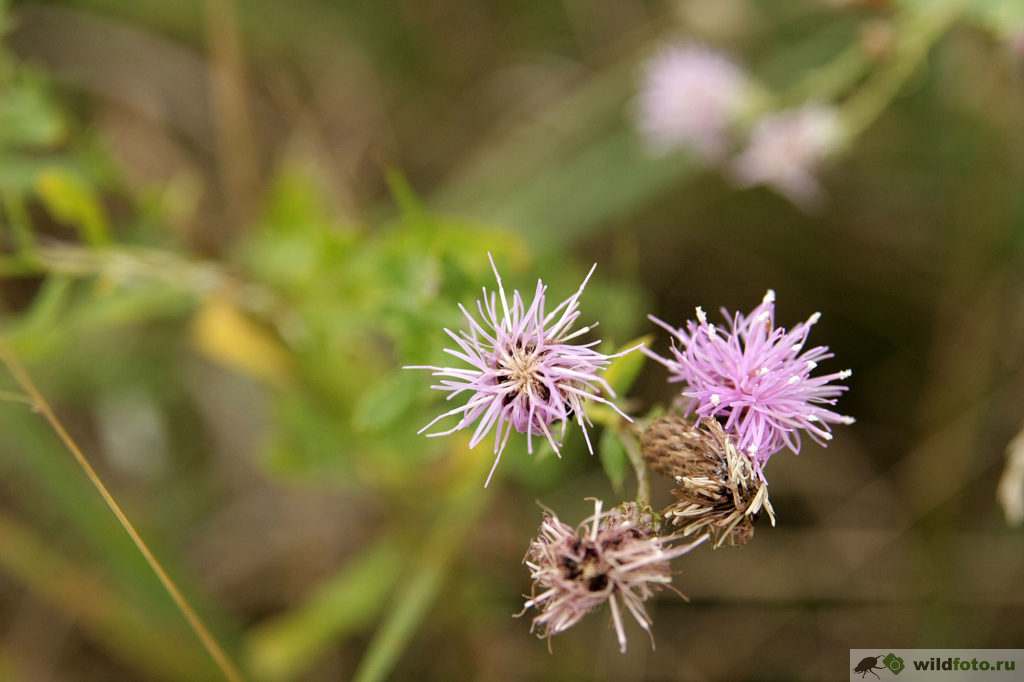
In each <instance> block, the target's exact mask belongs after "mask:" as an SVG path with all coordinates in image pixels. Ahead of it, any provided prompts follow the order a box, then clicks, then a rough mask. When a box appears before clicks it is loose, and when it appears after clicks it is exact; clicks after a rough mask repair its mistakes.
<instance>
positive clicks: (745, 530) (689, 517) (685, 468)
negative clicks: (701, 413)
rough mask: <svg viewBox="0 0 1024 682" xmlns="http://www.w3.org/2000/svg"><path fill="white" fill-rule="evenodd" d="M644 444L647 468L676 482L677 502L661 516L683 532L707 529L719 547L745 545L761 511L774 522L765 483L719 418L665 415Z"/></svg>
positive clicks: (643, 439) (649, 431)
mask: <svg viewBox="0 0 1024 682" xmlns="http://www.w3.org/2000/svg"><path fill="white" fill-rule="evenodd" d="M640 442H641V447H642V449H643V455H644V459H645V460H646V461H647V464H648V466H650V467H651V469H653V470H654V471H656V472H658V473H660V474H663V475H665V476H668V477H670V478H672V479H673V480H674V481H675V482H676V487H675V488H673V490H672V495H673V496H674V497H675V498H676V501H675V502H674V503H673V504H671V505H669V506H668V507H667V508H666V509H665V510H664V511H663V512H662V514H663V516H664V517H665V519H667V520H669V521H671V522H672V523H673V524H674V525H676V526H681V527H682V532H683V535H692V534H694V533H698V532H701V533H703V532H707V533H710V534H711V536H712V537H713V538H714V539H715V544H714V546H715V547H720V546H722V545H723V544H726V543H728V544H730V545H744V544H746V543H747V542H749V541H750V538H752V537H753V536H754V523H755V522H756V521H757V517H758V515H759V514H760V512H761V510H762V509H763V510H764V511H766V512H767V513H768V516H769V518H770V519H771V522H772V525H773V526H774V525H775V512H774V510H773V509H772V505H771V502H770V500H769V499H768V486H767V484H766V483H765V481H764V480H763V479H762V478H761V477H760V476H759V475H758V473H757V471H756V470H755V469H754V464H753V462H752V461H751V460H750V458H748V457H747V456H746V455H744V454H742V453H740V452H739V451H738V450H737V449H736V446H735V444H734V443H733V442H732V439H731V438H729V436H728V435H727V434H726V433H725V431H724V430H723V429H722V426H721V424H719V423H718V421H716V420H714V419H701V420H700V421H698V422H696V423H694V422H692V421H690V420H689V419H687V418H685V417H681V416H679V415H673V414H670V415H665V416H663V417H660V418H658V419H656V420H655V421H654V422H652V423H651V424H650V425H649V426H648V427H647V429H646V430H645V431H644V432H643V435H642V436H641V439H640Z"/></svg>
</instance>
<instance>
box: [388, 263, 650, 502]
mask: <svg viewBox="0 0 1024 682" xmlns="http://www.w3.org/2000/svg"><path fill="white" fill-rule="evenodd" d="M488 258H489V259H490V261H491V269H492V270H494V277H495V279H496V280H497V282H498V291H497V293H495V292H493V291H491V292H488V291H487V289H486V288H484V289H483V298H482V299H481V300H478V301H477V304H476V308H477V312H478V313H479V315H480V321H477V319H476V318H475V317H474V316H473V315H472V314H470V312H469V311H468V310H466V308H465V307H464V306H463V305H461V304H460V305H459V309H460V310H461V311H462V314H463V315H464V316H465V318H466V322H467V324H468V327H469V331H468V332H467V331H464V330H460V331H459V332H458V333H455V332H453V331H451V330H450V329H445V330H444V331H445V333H446V334H448V336H449V337H450V338H451V339H452V340H453V341H454V342H455V345H456V346H457V348H445V349H444V351H445V352H446V353H448V354H449V355H451V356H453V357H455V358H457V359H459V360H461V361H462V362H464V363H466V364H467V365H468V367H435V366H430V365H428V366H419V365H417V366H410V367H406V369H426V370H430V371H431V372H432V373H433V374H432V375H433V376H435V377H442V379H441V381H440V382H438V383H437V384H435V385H434V386H431V388H433V389H435V390H438V391H445V392H447V393H448V396H447V399H448V400H451V399H453V398H455V397H456V396H458V395H460V394H462V393H468V394H469V399H468V400H467V401H466V403H465V404H464V405H462V406H461V407H456V408H455V409H452V410H448V411H447V412H445V413H443V414H441V415H439V416H438V417H436V418H435V419H433V420H432V421H431V422H430V423H429V424H427V425H426V426H424V427H423V428H422V429H420V431H419V433H423V432H424V431H426V430H428V429H429V428H430V427H432V426H433V425H434V424H436V423H437V422H439V421H441V420H442V419H445V418H446V417H452V416H456V415H459V419H458V421H457V422H456V424H455V425H454V426H452V427H451V428H449V429H447V430H444V431H440V432H436V433H430V434H428V435H427V437H428V438H432V437H437V436H445V435H449V434H452V433H455V432H456V431H460V430H462V429H465V428H467V427H469V426H470V425H471V424H472V423H473V422H477V421H478V423H477V426H476V429H475V430H474V431H473V436H472V438H471V439H470V442H469V447H470V448H474V447H476V446H477V444H478V443H480V441H482V440H483V439H484V438H486V437H487V435H488V434H489V433H490V432H491V431H492V430H493V431H494V454H495V458H494V465H493V466H492V467H491V471H490V473H489V474H488V476H487V482H486V483H485V484H484V485H485V486H486V485H488V484H490V481H491V476H493V475H494V471H495V469H496V468H497V466H498V462H499V460H500V459H501V454H502V452H503V451H504V450H505V446H506V445H507V444H508V440H509V437H510V436H511V435H512V430H513V429H515V430H516V431H518V432H519V433H526V443H527V450H528V452H530V453H531V454H532V453H533V437H534V436H544V437H545V438H546V439H547V441H548V443H550V444H551V449H552V450H554V452H555V454H560V451H559V441H561V439H563V438H564V437H565V430H566V425H567V423H568V422H569V421H570V420H572V419H575V420H576V422H577V423H578V424H579V425H580V428H581V429H582V431H583V437H584V439H585V440H586V442H587V449H588V450H589V451H590V453H591V454H593V452H594V450H593V447H592V446H591V443H590V435H589V433H588V432H587V427H588V426H591V425H592V424H591V422H590V420H589V419H588V418H587V415H586V413H585V411H584V403H585V402H586V401H588V400H594V401H597V402H600V403H604V404H606V405H608V406H609V407H611V408H612V409H614V410H615V411H616V412H618V413H619V415H621V416H622V417H623V418H624V419H627V420H629V421H632V420H631V419H630V417H629V416H628V415H626V414H625V413H624V412H622V410H620V409H619V408H618V407H617V406H616V405H615V404H614V403H612V402H611V401H610V400H608V399H606V398H604V397H602V396H601V395H600V392H601V390H602V389H603V390H604V391H605V392H606V393H607V394H608V395H609V396H611V397H613V398H614V397H615V392H614V391H613V390H612V387H611V386H610V385H609V384H608V382H607V381H605V380H604V379H603V378H601V377H600V376H599V374H600V373H601V372H603V371H604V370H605V369H606V368H607V367H608V365H609V364H610V362H611V360H612V358H615V357H619V356H620V355H625V354H626V353H629V352H631V351H633V350H636V348H630V349H629V350H626V351H623V352H621V353H617V354H614V355H606V354H604V353H601V352H599V351H597V350H596V349H595V348H596V346H597V345H598V344H600V343H601V342H600V340H598V341H591V342H589V343H583V344H579V343H574V341H575V340H576V339H578V338H579V337H580V336H583V335H584V334H586V333H587V332H589V331H590V330H591V329H593V328H594V327H596V326H597V323H596V322H595V323H594V324H592V325H590V326H587V327H582V328H580V329H577V330H575V331H574V330H573V325H574V324H575V323H576V320H577V319H578V318H579V316H580V311H579V300H580V295H581V294H582V293H583V289H584V287H586V286H587V282H588V281H589V280H590V276H591V275H592V274H593V273H594V269H595V268H597V265H596V264H595V265H594V267H592V268H591V269H590V272H589V273H587V276H586V278H585V279H584V280H583V283H582V284H581V285H580V288H579V289H577V290H576V293H574V294H573V295H572V296H570V297H569V298H567V299H566V300H564V301H562V302H561V303H560V304H558V305H557V306H555V308H554V309H552V310H551V311H550V312H547V313H546V312H545V294H546V292H547V286H546V285H545V284H544V283H543V282H542V281H541V280H537V288H536V290H535V292H534V295H533V302H532V303H530V305H529V307H527V305H526V303H525V302H524V300H523V297H522V296H521V295H520V293H519V292H518V291H513V292H512V299H511V303H510V302H509V298H508V297H507V296H506V295H505V288H504V286H503V285H502V283H501V276H500V275H499V274H498V269H497V267H495V265H494V259H493V258H490V255H489V254H488ZM499 301H500V308H499V305H498V304H499ZM555 422H561V432H560V434H559V436H558V440H556V439H555V436H554V435H553V434H552V429H551V425H552V424H554V423H555Z"/></svg>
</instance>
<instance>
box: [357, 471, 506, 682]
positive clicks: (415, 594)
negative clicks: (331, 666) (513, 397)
mask: <svg viewBox="0 0 1024 682" xmlns="http://www.w3.org/2000/svg"><path fill="white" fill-rule="evenodd" d="M481 461H486V458H483V460H481ZM470 472H471V474H472V475H470V476H469V477H468V480H466V481H465V482H462V483H461V485H460V486H459V489H458V490H457V491H456V492H454V493H453V494H452V495H451V497H450V498H449V502H448V504H447V505H446V507H445V509H444V510H443V511H442V512H441V513H440V515H439V516H438V518H437V520H436V521H435V523H434V527H433V529H432V530H431V532H430V535H429V536H428V537H427V539H426V542H424V544H423V548H422V550H421V552H420V554H419V556H417V557H416V558H415V559H414V560H413V562H412V566H411V572H410V574H409V576H408V577H407V578H406V579H405V581H404V582H403V583H402V585H401V587H400V589H399V590H398V592H397V593H396V594H395V596H394V599H393V600H392V602H391V603H390V604H389V608H390V611H389V612H388V615H387V617H386V618H385V620H384V622H383V623H382V624H381V626H380V627H379V628H378V629H377V632H376V634H374V637H373V640H372V641H371V642H370V646H369V648H368V649H367V651H366V653H365V654H364V656H363V660H362V661H360V663H359V668H358V669H357V670H356V674H355V676H354V677H353V680H354V682H377V681H378V680H383V679H387V677H388V676H389V675H390V674H391V672H392V671H393V670H394V668H395V665H396V664H397V663H398V659H399V658H400V657H401V655H402V652H403V651H404V650H405V649H406V647H407V646H408V644H409V642H410V641H411V640H412V637H413V635H414V634H415V632H416V628H417V627H419V625H420V624H421V623H422V621H423V618H424V617H425V616H426V614H427V612H428V611H429V609H430V606H431V605H432V604H433V603H434V600H435V598H436V597H437V595H438V593H439V592H440V590H441V587H442V586H443V585H444V580H445V577H446V575H447V573H448V570H449V567H450V565H451V562H452V560H453V558H454V557H455V554H456V552H457V551H458V549H459V547H460V546H461V545H462V541H463V539H464V538H465V536H466V534H467V533H468V532H469V531H470V529H471V528H472V527H473V525H474V524H475V523H476V520H477V519H478V518H479V516H480V514H481V513H482V512H483V510H484V502H485V500H487V499H488V498H487V495H486V490H485V489H484V487H483V481H482V479H481V478H480V475H481V473H482V472H481V471H480V470H479V469H478V468H477V467H470Z"/></svg>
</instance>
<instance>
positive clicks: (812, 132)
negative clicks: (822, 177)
mask: <svg viewBox="0 0 1024 682" xmlns="http://www.w3.org/2000/svg"><path fill="white" fill-rule="evenodd" d="M840 137H841V128H840V122H839V115H838V113H837V112H836V110H835V109H834V108H832V107H824V106H814V105H811V106H805V107H803V108H801V109H795V110H791V111H783V112H780V113H776V114H772V115H769V116H765V117H764V118H762V119H761V120H760V121H758V123H757V125H755V126H754V129H753V131H752V132H751V134H750V143H749V144H748V145H747V148H746V149H745V150H744V151H743V152H742V153H741V154H740V155H739V156H738V157H737V158H736V160H735V162H734V164H733V174H734V176H735V178H736V181H737V182H738V183H739V184H740V186H742V187H753V186H754V185H768V186H770V187H772V188H773V189H775V190H776V191H777V192H779V193H780V194H782V195H783V196H785V197H786V198H787V199H789V200H790V201H792V202H793V203H794V204H796V205H797V206H799V207H801V208H803V209H805V210H806V209H811V208H814V207H815V206H816V205H817V204H819V203H820V202H821V199H822V196H821V187H820V185H819V184H818V180H817V178H816V177H815V175H816V173H817V171H818V168H819V167H820V166H821V164H822V162H824V160H825V158H826V157H827V156H828V154H829V153H831V152H832V151H833V150H834V149H835V148H836V147H837V146H838V144H839V141H840Z"/></svg>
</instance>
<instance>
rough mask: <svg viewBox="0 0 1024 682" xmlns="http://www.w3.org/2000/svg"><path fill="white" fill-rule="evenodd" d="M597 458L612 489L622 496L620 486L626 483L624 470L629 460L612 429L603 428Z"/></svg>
mask: <svg viewBox="0 0 1024 682" xmlns="http://www.w3.org/2000/svg"><path fill="white" fill-rule="evenodd" d="M598 447H599V448H600V453H599V456H600V457H601V466H602V467H604V472H605V473H606V474H607V475H608V480H609V481H611V484H612V489H613V490H614V491H615V493H616V494H619V495H621V494H622V484H623V483H625V481H626V470H627V469H628V468H629V458H628V457H627V455H626V447H625V446H624V445H623V444H622V441H621V440H619V436H618V434H617V433H616V432H615V430H614V429H609V428H605V429H604V431H603V432H602V433H601V442H600V443H599V444H598Z"/></svg>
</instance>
